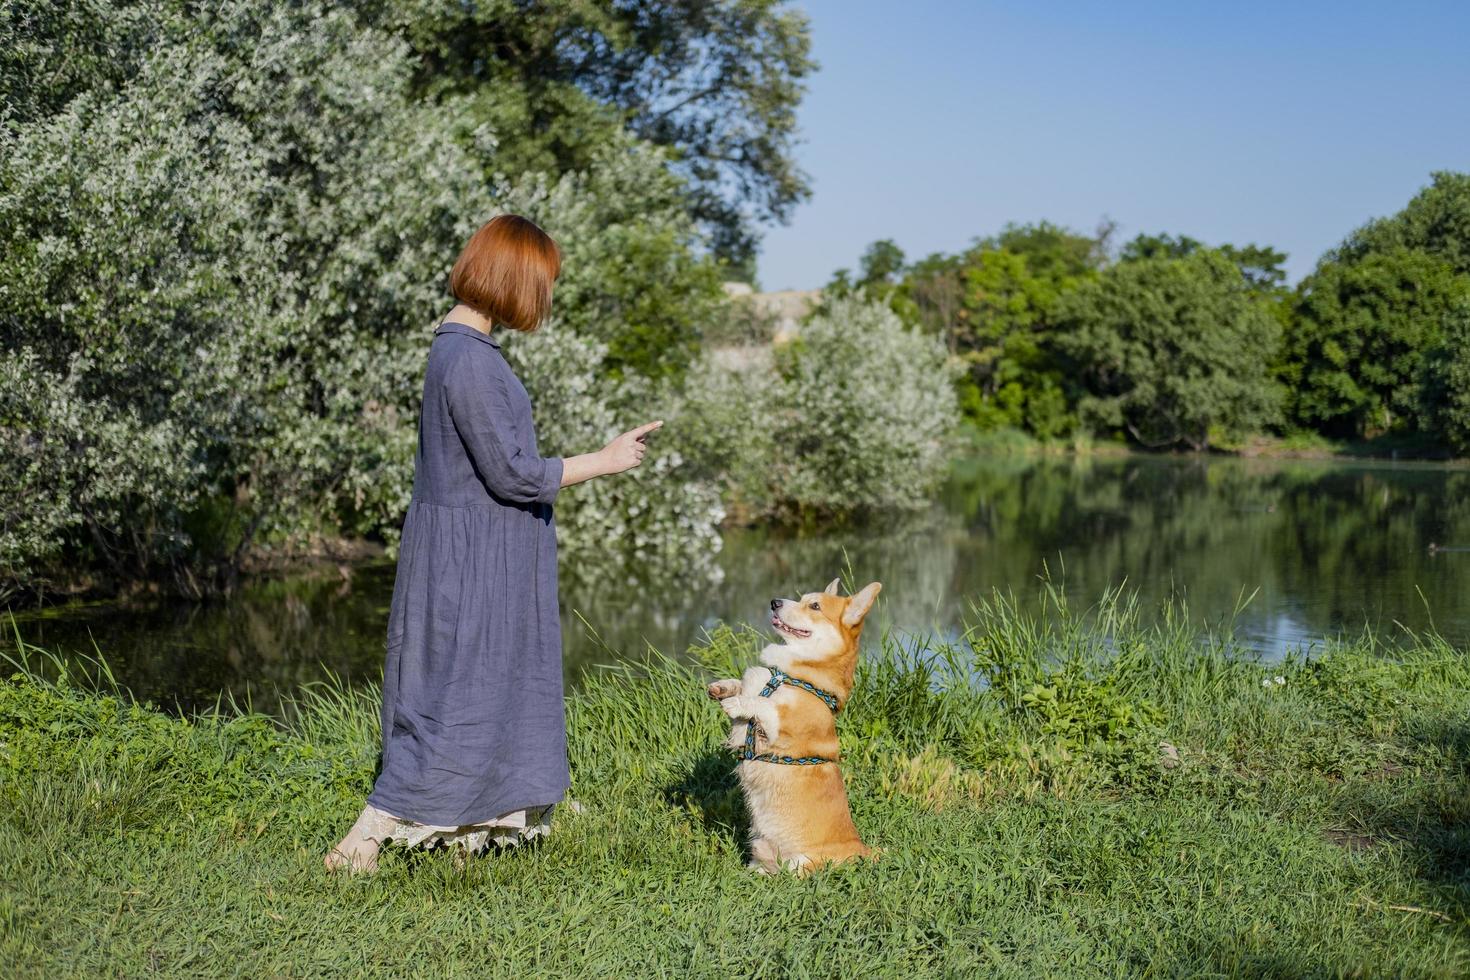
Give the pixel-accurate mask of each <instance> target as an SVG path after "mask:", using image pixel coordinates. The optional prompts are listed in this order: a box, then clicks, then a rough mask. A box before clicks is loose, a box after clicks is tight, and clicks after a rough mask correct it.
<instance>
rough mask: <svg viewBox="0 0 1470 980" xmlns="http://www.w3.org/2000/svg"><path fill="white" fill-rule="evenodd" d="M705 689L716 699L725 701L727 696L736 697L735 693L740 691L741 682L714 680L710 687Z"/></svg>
mask: <svg viewBox="0 0 1470 980" xmlns="http://www.w3.org/2000/svg"><path fill="white" fill-rule="evenodd" d="M705 690H706V691H707V692H708V693H709V696H710V697H711V698H713V699H714V700H716V701H723V700H725V699H726V698H731V697H734V696H735V695H737V694H739V693H740V682H739V681H714V682H713V683H711V684H710V685H709V686H708V687H706V688H705Z"/></svg>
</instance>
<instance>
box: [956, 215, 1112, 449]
mask: <svg viewBox="0 0 1470 980" xmlns="http://www.w3.org/2000/svg"><path fill="white" fill-rule="evenodd" d="M1106 234H1107V231H1106V230H1104V231H1102V232H1100V233H1099V235H1098V236H1097V237H1088V236H1086V235H1080V234H1078V233H1076V232H1073V231H1069V230H1067V229H1065V228H1061V227H1059V226H1057V225H1053V224H1051V223H1050V222H1046V221H1043V222H1040V223H1039V224H1035V225H1007V226H1006V227H1005V228H1004V229H1002V230H1001V232H1000V233H999V234H998V235H995V236H992V237H990V238H986V239H981V240H979V241H978V242H976V244H975V245H974V247H972V248H971V249H970V250H969V251H968V252H966V253H965V254H964V256H963V258H962V260H961V267H960V275H961V282H962V284H963V298H962V306H961V309H960V311H959V314H958V315H957V316H956V317H955V319H954V321H953V323H952V324H951V327H950V329H951V331H952V334H953V345H954V347H955V349H956V350H958V352H959V353H960V355H961V357H962V358H963V359H964V361H965V362H966V364H967V365H968V366H969V374H968V384H967V385H965V386H964V387H963V388H962V390H961V404H962V406H963V408H964V411H965V414H966V416H967V417H968V418H970V419H971V420H972V421H973V422H975V423H976V424H977V425H978V426H980V427H981V428H995V427H998V426H1012V427H1016V428H1024V429H1028V430H1029V431H1031V432H1032V433H1034V434H1035V435H1038V436H1040V437H1042V438H1053V437H1056V436H1060V435H1062V434H1064V433H1065V432H1066V431H1067V430H1068V429H1070V428H1071V427H1072V426H1073V424H1074V422H1075V418H1074V417H1073V415H1072V413H1071V405H1070V403H1069V399H1068V397H1067V394H1066V379H1065V377H1064V376H1063V372H1062V368H1061V365H1060V363H1059V362H1058V360H1057V358H1056V348H1055V346H1054V344H1053V339H1054V329H1053V328H1054V322H1053V314H1054V312H1055V310H1056V307H1057V303H1058V302H1059V301H1060V299H1061V298H1062V296H1063V295H1065V294H1066V293H1067V292H1068V291H1070V290H1072V289H1074V288H1076V286H1077V285H1078V284H1079V283H1082V282H1084V281H1086V280H1087V279H1089V278H1091V277H1093V276H1095V275H1096V274H1097V270H1098V268H1100V266H1101V264H1102V262H1103V259H1104V257H1105V255H1106V251H1105V237H1106Z"/></svg>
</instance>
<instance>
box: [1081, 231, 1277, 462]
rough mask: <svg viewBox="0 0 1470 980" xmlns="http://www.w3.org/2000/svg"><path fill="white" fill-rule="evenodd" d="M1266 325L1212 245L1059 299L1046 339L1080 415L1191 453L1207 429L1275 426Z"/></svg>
mask: <svg viewBox="0 0 1470 980" xmlns="http://www.w3.org/2000/svg"><path fill="white" fill-rule="evenodd" d="M1279 330H1280V328H1279V326H1278V324H1277V323H1276V321H1275V320H1274V319H1273V318H1272V317H1271V316H1270V315H1269V314H1268V313H1267V312H1266V311H1265V310H1264V309H1262V307H1261V305H1260V304H1259V303H1258V302H1256V301H1255V299H1254V298H1253V297H1252V295H1251V293H1250V289H1249V287H1248V285H1247V283H1246V282H1245V279H1244V278H1243V277H1242V276H1241V274H1240V270H1239V269H1237V268H1236V267H1235V265H1234V264H1233V263H1232V262H1231V261H1230V260H1229V259H1228V258H1226V257H1225V256H1224V255H1222V254H1220V253H1219V252H1218V251H1214V250H1206V251H1199V252H1195V253H1193V254H1191V255H1189V256H1188V257H1186V258H1177V259H1176V258H1165V257H1154V258H1146V259H1139V260H1136V261H1131V262H1123V263H1119V264H1118V265H1116V266H1113V267H1111V268H1109V269H1107V270H1105V271H1104V272H1103V273H1102V274H1101V275H1100V276H1098V277H1097V278H1096V279H1092V280H1089V281H1085V282H1083V283H1081V284H1080V285H1078V286H1077V288H1076V289H1075V290H1073V291H1072V292H1071V293H1069V294H1068V295H1066V296H1065V297H1063V298H1062V300H1061V301H1060V303H1059V304H1058V309H1057V313H1056V325H1055V336H1056V342H1057V344H1058V346H1059V347H1060V349H1061V351H1062V352H1063V353H1064V354H1065V355H1066V356H1067V357H1068V358H1070V359H1071V362H1072V365H1073V368H1074V370H1075V372H1076V377H1077V378H1078V379H1079V380H1080V381H1081V383H1082V385H1083V387H1084V390H1085V394H1084V396H1083V397H1082V399H1081V401H1080V403H1079V411H1080V412H1081V413H1082V416H1083V418H1084V420H1086V421H1088V422H1091V423H1092V424H1094V425H1096V426H1099V427H1102V428H1107V429H1123V430H1125V431H1126V432H1127V433H1128V434H1129V435H1130V436H1131V437H1132V438H1133V439H1134V440H1135V441H1136V442H1138V443H1139V444H1141V445H1143V446H1147V447H1151V448H1163V447H1168V446H1176V445H1183V446H1187V447H1189V448H1191V449H1194V450H1202V449H1205V448H1207V447H1208V446H1209V445H1210V440H1211V434H1212V431H1213V430H1216V429H1226V430H1233V431H1249V430H1252V429H1257V428H1260V427H1262V426H1265V425H1268V424H1270V423H1271V422H1273V421H1275V419H1276V417H1277V412H1278V405H1279V398H1280V395H1279V391H1278V390H1277V388H1276V387H1275V385H1274V384H1273V382H1272V381H1271V380H1270V378H1269V376H1268V367H1269V365H1270V363H1271V359H1272V356H1273V354H1274V351H1275V347H1276V344H1277V342H1278V339H1279Z"/></svg>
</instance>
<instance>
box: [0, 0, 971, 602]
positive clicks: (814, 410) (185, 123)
mask: <svg viewBox="0 0 1470 980" xmlns="http://www.w3.org/2000/svg"><path fill="white" fill-rule="evenodd" d="M48 9H50V10H51V11H52V13H57V12H58V11H60V10H61V8H60V7H59V6H57V5H54V4H53V5H52V7H51V8H48ZM78 16H79V17H82V18H83V19H84V20H85V19H86V18H88V17H92V18H100V19H99V20H98V21H97V23H91V22H88V24H84V25H83V26H84V27H87V29H88V31H91V32H92V33H95V34H97V35H98V36H99V37H101V36H105V37H108V38H111V39H112V40H111V41H110V42H109V43H111V44H112V45H113V46H114V47H117V48H118V49H119V50H118V51H117V56H116V57H115V58H108V59H95V58H80V59H62V61H64V62H65V67H66V71H65V72H61V73H60V74H58V73H57V72H56V71H53V70H52V68H54V67H56V66H54V65H53V66H52V68H48V67H46V65H47V64H50V63H49V62H46V64H42V63H41V62H37V61H35V58H36V57H41V54H44V49H46V46H45V45H44V44H42V45H31V46H29V47H27V48H26V49H25V57H23V58H20V59H18V60H14V61H6V62H3V63H0V92H4V93H19V94H20V95H24V96H25V98H24V99H20V100H19V101H16V102H15V103H14V105H12V106H11V107H10V109H9V110H8V112H9V114H8V115H3V114H0V120H3V122H4V125H3V126H0V383H3V389H0V594H3V593H4V592H6V591H8V590H13V589H15V588H18V587H25V588H31V589H39V588H41V587H44V586H47V585H48V583H53V582H56V581H57V580H59V579H60V578H61V577H62V576H61V575H60V574H59V571H60V570H61V569H67V570H68V571H67V578H69V579H72V580H76V579H85V578H87V577H89V576H92V575H95V574H96V573H98V572H101V573H103V574H105V575H106V576H108V577H109V578H110V579H112V580H113V581H117V582H122V581H128V580H136V579H144V578H152V577H157V576H159V575H161V574H163V575H169V576H170V577H172V579H173V580H174V582H175V584H176V585H177V586H178V587H180V588H182V589H183V590H184V591H187V592H195V593H198V592H203V591H207V590H209V589H211V588H213V587H217V586H219V585H220V584H222V583H225V582H228V580H229V579H230V577H231V576H232V575H233V574H234V571H235V570H236V569H237V568H238V567H239V564H240V561H241V559H242V557H243V555H244V554H245V553H246V552H247V550H249V549H258V548H260V547H262V546H269V547H278V546H279V547H282V548H285V549H291V548H294V547H296V546H298V545H300V544H301V543H303V542H305V541H307V540H309V539H311V538H313V537H315V536H319V535H322V536H332V535H339V534H344V533H345V534H352V535H366V536H374V537H378V538H381V539H383V540H386V541H388V542H389V543H390V544H391V543H392V542H393V540H394V538H395V536H396V534H397V532H398V528H399V527H400V525H401V521H402V515H403V512H404V510H405V508H406V506H407V503H408V498H409V495H410V493H411V490H412V477H413V453H414V446H415V434H416V428H417V417H418V409H419V397H420V393H421V385H422V377H423V363H424V357H425V351H426V348H427V344H428V340H429V330H428V327H429V323H430V322H431V320H432V318H433V317H434V316H436V315H437V314H438V313H439V312H441V311H442V310H444V309H445V308H446V306H447V305H448V303H449V301H450V297H449V296H448V295H447V291H446V289H445V277H446V274H447V272H448V269H449V266H450V264H451V263H452V261H453V259H454V257H455V255H456V254H457V251H458V249H459V247H460V245H461V244H462V243H463V242H464V240H465V239H466V238H467V237H468V235H469V234H470V232H471V231H473V229H474V228H475V227H476V226H478V225H479V224H480V223H481V222H483V221H484V220H486V219H488V218H489V217H491V216H492V215H494V214H495V213H498V212H500V211H506V210H512V211H516V212H519V213H524V214H527V215H529V216H530V217H532V218H533V219H535V220H537V221H539V222H541V223H542V224H544V225H545V226H546V227H547V228H548V229H549V230H550V231H551V232H552V233H553V234H554V235H555V236H556V237H557V238H558V240H559V241H560V242H561V243H562V245H563V246H564V248H565V251H566V263H565V272H564V274H563V277H562V280H561V282H559V284H558V287H557V295H556V305H555V311H554V313H555V322H554V323H553V324H552V325H550V326H548V327H547V328H546V329H544V330H542V331H539V332H538V333H536V334H532V335H526V336H511V337H508V338H506V341H505V344H504V346H505V350H506V354H507V356H508V357H509V358H511V359H512V360H513V361H514V362H515V363H516V366H517V369H518V371H519V373H520V375H521V377H522V378H523V380H524V381H525V383H526V385H527V388H528V389H529V390H530V392H531V394H532V397H533V404H534V405H535V413H536V421H537V429H538V433H539V434H540V436H541V442H542V450H543V452H546V453H553V454H561V455H570V454H575V453H582V452H588V451H590V450H593V449H596V448H598V447H600V446H601V445H603V444H604V443H605V442H606V441H607V440H608V439H609V438H611V437H612V436H613V435H615V434H617V433H618V432H620V431H622V430H624V429H627V428H630V427H632V426H633V425H636V424H639V423H641V422H644V421H649V420H651V419H653V418H658V417H664V418H666V419H667V420H668V423H669V424H668V426H667V427H666V429H665V430H664V431H663V432H660V433H658V434H657V435H656V436H655V437H654V439H653V442H652V447H653V451H652V452H651V453H650V456H649V458H648V459H647V460H646V461H645V463H644V465H643V466H642V467H641V468H639V469H638V470H637V471H635V472H634V473H632V474H630V475H628V476H626V477H624V478H621V479H619V480H608V481H596V482H594V483H592V484H590V485H588V486H585V487H578V488H577V489H576V490H575V491H573V492H571V493H568V494H567V495H565V496H564V497H562V498H561V501H560V502H559V506H558V527H559V533H560V537H561V543H562V545H563V548H564V553H565V554H566V556H567V558H568V561H567V562H566V568H567V569H568V571H569V573H571V574H573V575H582V576H614V577H617V578H619V579H621V580H627V579H629V578H632V577H634V576H633V571H632V570H633V569H634V568H635V565H636V567H637V569H638V571H639V574H640V576H641V575H645V574H647V573H650V572H651V573H654V574H657V573H659V572H660V571H662V570H667V571H670V572H673V573H678V574H682V575H688V574H690V573H699V572H700V571H706V572H708V571H713V568H714V566H713V562H712V561H711V557H712V555H713V554H714V553H715V552H716V550H717V548H718V543H719V539H718V535H717V527H718V525H719V523H720V521H721V520H722V519H723V517H724V515H725V507H724V503H723V502H722V496H723V495H733V496H735V497H736V498H738V499H739V500H740V501H741V502H742V503H743V505H745V506H746V507H747V508H748V509H750V510H751V511H752V512H753V513H775V512H778V511H781V510H784V509H802V508H821V509H838V508H844V509H845V508H848V507H859V508H862V507H871V506H878V505H880V504H887V503H891V502H895V501H897V502H912V501H913V499H914V497H915V494H916V493H918V492H919V490H921V489H922V487H923V486H924V485H925V484H926V482H927V481H928V480H929V479H930V478H931V477H932V476H933V474H934V472H935V464H936V461H937V459H938V455H937V449H936V446H937V439H938V436H939V433H940V431H941V430H942V429H943V427H944V420H945V419H946V418H948V417H949V416H950V415H952V414H953V411H952V410H953V405H952V397H951V396H950V395H949V394H948V392H949V388H948V384H947V382H946V381H944V380H943V379H945V378H946V377H947V375H946V373H945V371H944V370H943V354H942V351H940V350H939V349H938V348H937V347H936V346H935V345H934V344H933V343H932V342H931V341H929V340H927V339H926V338H922V337H919V336H918V335H915V334H912V333H910V332H908V331H905V330H903V328H902V327H901V326H900V325H899V324H898V323H897V321H896V320H895V319H894V318H893V317H892V316H891V315H890V314H887V313H884V312H881V311H876V310H873V309H869V308H865V307H862V306H859V305H856V304H850V305H848V306H844V307H841V308H840V309H839V310H835V311H834V312H833V314H832V315H831V316H830V317H828V318H826V319H824V320H819V321H818V322H817V323H815V324H813V325H812V327H811V329H810V330H809V331H808V332H807V336H806V337H805V338H804V340H803V341H802V345H803V346H800V347H799V348H794V349H792V350H790V351H788V352H786V354H785V355H784V356H783V357H782V358H781V362H780V363H781V371H780V373H779V374H778V373H776V372H775V370H774V368H773V367H772V366H771V364H770V362H769V360H765V361H761V362H760V365H761V367H760V369H759V373H758V375H756V376H751V377H746V376H744V375H742V374H739V373H732V372H731V371H730V370H729V369H725V368H719V367H717V366H715V365H712V364H711V363H710V362H707V361H702V360H700V359H699V357H698V352H699V350H700V347H701V344H700V327H702V326H703V325H705V324H708V323H711V322H713V321H714V319H715V318H716V317H717V316H718V314H719V309H720V303H721V301H722V300H721V296H720V289H719V283H718V274H717V271H716V266H715V264H714V263H713V261H712V260H710V259H709V258H708V257H705V255H704V253H703V252H702V250H701V248H700V242H699V240H698V237H697V234H696V231H695V225H694V223H693V221H692V220H691V218H690V217H689V214H688V213H687V210H686V209H687V196H686V195H685V194H684V193H683V191H682V189H681V187H680V185H679V184H678V182H677V180H676V179H675V178H674V177H672V176H671V175H670V172H669V168H668V166H667V162H666V160H665V159H664V158H663V156H662V155H661V154H660V152H659V151H657V150H655V149H652V148H651V147H649V146H648V145H647V144H643V143H639V142H637V141H634V140H632V139H622V140H621V141H617V142H614V143H612V144H610V145H609V146H607V147H606V148H605V149H604V150H603V152H602V153H601V155H599V156H598V157H597V159H596V161H595V166H593V167H592V168H591V169H589V170H588V171H587V172H585V173H571V174H567V175H565V176H563V177H561V178H559V179H557V180H555V181H551V180H548V179H546V178H543V177H540V176H538V175H534V174H530V175H521V176H520V177H518V178H517V179H516V180H514V181H511V180H509V179H507V178H505V177H503V176H500V175H497V173H496V140H495V137H494V135H493V134H491V133H489V132H488V131H485V130H483V129H481V130H475V131H471V132H465V131H464V127H463V126H462V125H460V124H459V122H458V119H459V118H461V114H459V113H457V112H456V107H455V104H454V102H453V99H452V98H451V99H448V100H447V101H444V102H442V103H433V102H425V101H423V100H421V99H419V98H418V97H417V96H416V95H415V94H414V93H413V91H412V85H411V75H412V65H411V64H410V60H411V58H410V55H409V53H408V51H407V49H406V48H405V47H404V45H403V44H402V43H401V42H400V41H397V40H395V39H394V38H393V37H391V36H389V35H388V34H385V33H381V32H378V31H375V30H373V29H371V28H364V27H363V26H362V24H361V22H360V21H359V20H357V19H354V17H353V16H352V15H351V13H350V12H343V11H342V10H340V9H338V8H337V7H335V6H334V5H330V4H326V3H311V2H307V3H302V4H296V5H289V6H287V5H277V4H273V3H270V2H268V0H227V2H225V3H222V4H216V5H211V6H210V8H209V9H208V11H207V13H201V12H197V11H194V10H193V9H191V8H188V7H181V6H178V5H159V6H145V7H139V8H137V9H133V8H129V9H128V12H127V13H126V16H124V14H123V13H118V12H117V11H115V10H114V9H113V8H110V7H107V6H106V5H101V6H96V7H87V8H85V10H83V11H82V12H81V13H79V14H78ZM109 17H111V18H113V20H108V19H107V18H109ZM43 20H44V21H45V23H47V24H51V26H52V27H55V28H56V29H57V30H63V28H65V29H66V30H69V29H70V28H66V27H65V24H69V23H71V22H70V21H67V20H66V18H64V17H63V18H61V19H55V18H52V19H51V20H45V19H43ZM38 23H39V22H38ZM58 25H60V26H58ZM89 25H90V26H89ZM38 29H39V28H38ZM78 29H79V30H80V29H81V28H78ZM94 29H95V30H94ZM83 34H87V31H83ZM78 36H81V35H78ZM88 36H90V35H88ZM69 37H70V36H68V38H69ZM62 41H65V42H66V43H71V42H70V40H67V39H62ZM62 41H58V43H62ZM64 46H65V45H64V44H63V47H64ZM85 47H86V46H85V45H83V48H85ZM58 50H59V49H58ZM68 50H69V49H68ZM38 52H41V54H38ZM47 57H49V56H47ZM53 60H54V59H53ZM42 61H43V62H44V61H45V58H42ZM43 76H44V78H45V79H49V80H50V81H48V82H47V87H45V88H44V91H43V90H42V89H41V88H37V85H38V84H39V82H38V81H37V80H38V79H41V78H42V77H43ZM89 79H90V81H89ZM53 82H54V83H55V84H52V83H53ZM63 83H64V84H63ZM691 372H692V373H691Z"/></svg>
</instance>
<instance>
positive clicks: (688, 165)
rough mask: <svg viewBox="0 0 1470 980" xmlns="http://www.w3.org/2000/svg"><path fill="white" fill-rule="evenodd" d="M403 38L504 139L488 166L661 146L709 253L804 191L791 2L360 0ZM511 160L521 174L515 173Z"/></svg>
mask: <svg viewBox="0 0 1470 980" xmlns="http://www.w3.org/2000/svg"><path fill="white" fill-rule="evenodd" d="M357 7H358V9H359V12H360V13H361V15H362V16H363V17H364V18H365V19H366V20H367V21H368V22H369V23H374V24H381V25H383V26H386V27H388V28H389V29H391V30H393V31H395V32H396V33H398V34H399V36H401V37H403V38H404V39H405V40H406V41H407V42H408V43H409V44H410V45H411V47H412V48H413V51H414V52H415V53H416V54H417V56H418V62H419V68H418V73H417V74H418V82H419V86H420V88H421V90H422V91H424V92H425V93H427V94H429V95H431V96H433V97H434V98H437V99H444V100H447V99H453V100H455V101H456V103H457V105H458V106H459V107H460V109H461V111H463V112H465V113H466V114H467V116H468V118H470V119H472V120H479V121H486V122H489V123H490V124H491V125H492V127H493V128H494V129H495V130H496V132H498V133H500V134H501V135H502V137H503V138H504V141H505V144H506V145H504V146H502V148H501V149H502V152H501V154H500V156H499V157H498V158H497V161H496V163H497V166H499V167H504V168H508V169H507V172H509V173H512V174H515V173H518V172H520V170H536V171H542V172H552V173H563V172H568V171H577V170H584V169H586V168H587V167H588V165H589V164H590V163H591V161H592V159H593V155H594V154H595V153H596V152H597V151H598V149H599V148H601V147H602V146H604V145H605V144H606V143H607V141H608V138H609V136H610V135H611V134H612V133H615V132H617V131H619V130H624V129H625V130H626V131H627V132H629V133H631V134H633V135H634V136H636V137H638V138H640V139H644V140H647V141H649V142H652V143H654V144H656V145H658V146H662V147H666V148H668V150H669V159H670V166H671V167H672V168H673V170H674V171H675V172H676V173H678V174H679V175H680V176H682V177H683V178H684V179H685V182H686V195H687V205H688V207H689V209H690V211H691V213H692V214H693V216H694V217H695V218H696V220H698V221H699V222H701V224H702V225H703V226H704V227H705V228H706V229H707V231H708V232H709V233H710V236H711V238H712V240H713V243H714V246H715V249H716V252H717V254H719V255H720V256H721V257H723V258H726V259H729V260H731V261H732V262H735V263H737V264H738V263H740V262H741V261H742V260H743V259H745V258H747V257H748V256H749V255H750V254H752V252H753V251H754V245H755V240H756V233H755V228H754V225H755V223H757V222H762V221H785V220H786V219H787V218H788V217H789V216H790V214H791V211H792V209H793V208H794V207H795V206H796V205H797V204H799V203H800V202H801V201H803V200H805V199H806V198H807V197H808V196H809V195H810V187H809V185H808V181H807V177H806V175H805V174H803V173H802V172H801V171H800V169H798V167H797V165H796V161H795V158H794V156H793V143H794V140H795V135H796V112H795V110H796V106H797V105H798V103H799V102H800V101H801V97H802V95H803V93H804V86H805V79H806V77H807V76H808V75H810V74H811V73H812V72H813V71H814V70H815V69H816V63H815V62H814V61H813V60H812V58H811V54H810V52H811V41H810V37H809V27H808V22H807V18H806V15H805V14H804V13H802V12H801V11H799V10H792V9H787V8H786V5H785V2H784V0H715V2H711V0H654V2H640V3H632V2H628V0H564V2H560V3H550V4H540V3H525V2H523V0H487V2H483V3H445V2H443V0H359V3H358V4H357ZM509 168H515V169H509Z"/></svg>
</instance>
